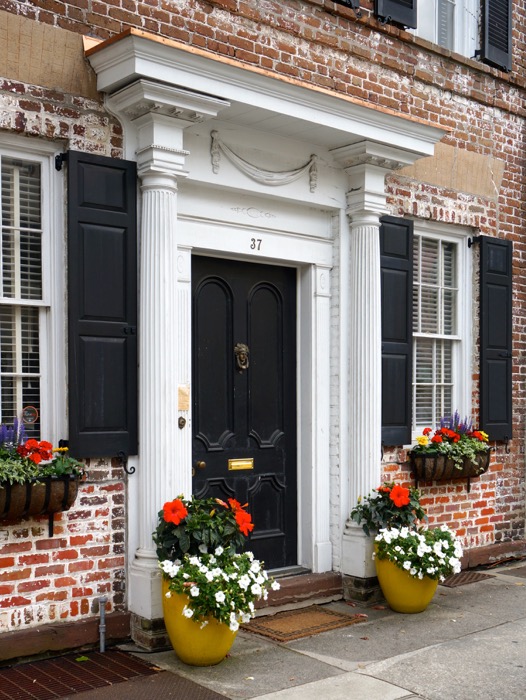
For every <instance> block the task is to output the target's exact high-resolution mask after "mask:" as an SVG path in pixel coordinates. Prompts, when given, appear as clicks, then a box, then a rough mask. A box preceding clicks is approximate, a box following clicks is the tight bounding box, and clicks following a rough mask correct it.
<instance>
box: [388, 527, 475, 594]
mask: <svg viewBox="0 0 526 700" xmlns="http://www.w3.org/2000/svg"><path fill="white" fill-rule="evenodd" d="M375 545H376V556H377V557H378V559H380V560H382V559H388V560H389V561H391V562H393V564H396V566H397V567H398V568H399V569H402V570H404V571H407V573H408V574H409V575H410V576H414V577H415V578H418V579H422V578H424V576H427V577H429V578H432V579H438V580H440V581H443V580H444V579H445V578H447V577H448V576H451V574H457V573H459V572H460V569H461V565H460V558H461V557H462V547H461V545H460V542H459V540H458V538H456V537H455V536H454V535H453V533H452V532H451V530H450V529H449V528H448V527H447V525H442V526H441V527H437V528H433V529H429V530H428V529H424V528H421V529H419V530H411V529H409V528H407V527H402V528H387V529H385V530H381V532H380V533H379V534H378V535H377V536H376V537H375Z"/></svg>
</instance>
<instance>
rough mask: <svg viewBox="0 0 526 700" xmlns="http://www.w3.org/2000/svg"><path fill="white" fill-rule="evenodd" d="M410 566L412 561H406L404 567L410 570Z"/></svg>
mask: <svg viewBox="0 0 526 700" xmlns="http://www.w3.org/2000/svg"><path fill="white" fill-rule="evenodd" d="M410 568H411V562H410V561H404V569H405V570H406V571H409V569H410Z"/></svg>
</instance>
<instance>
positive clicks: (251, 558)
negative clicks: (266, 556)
mask: <svg viewBox="0 0 526 700" xmlns="http://www.w3.org/2000/svg"><path fill="white" fill-rule="evenodd" d="M245 554H246V556H247V557H248V558H249V559H250V561H252V560H253V559H254V554H253V552H245Z"/></svg>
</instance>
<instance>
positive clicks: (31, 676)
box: [0, 650, 159, 700]
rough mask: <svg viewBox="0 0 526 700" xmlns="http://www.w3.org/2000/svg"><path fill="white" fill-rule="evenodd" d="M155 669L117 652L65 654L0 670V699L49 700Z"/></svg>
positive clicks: (142, 674)
mask: <svg viewBox="0 0 526 700" xmlns="http://www.w3.org/2000/svg"><path fill="white" fill-rule="evenodd" d="M158 670H159V669H158V668H157V667H155V666H152V665H151V664H147V663H145V662H144V661H142V660H141V659H137V658H136V657H134V656H132V655H131V654H127V653H126V652H122V651H117V650H116V651H108V652H106V653H104V654H101V653H100V652H87V653H85V654H83V653H77V654H68V655H67V656H60V657H57V658H54V659H45V660H43V661H33V662H29V663H22V664H18V665H16V666H11V667H10V668H3V669H0V700H53V699H54V698H63V697H65V696H67V695H71V694H75V693H82V692H84V691H88V690H93V689H95V688H102V687H104V686H110V685H114V684H116V683H122V682H123V681H127V680H130V679H131V678H135V677H137V676H149V675H152V674H154V673H157V672H158Z"/></svg>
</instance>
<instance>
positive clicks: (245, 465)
mask: <svg viewBox="0 0 526 700" xmlns="http://www.w3.org/2000/svg"><path fill="white" fill-rule="evenodd" d="M241 469H254V460H253V459H229V460H228V471H229V472H232V471H240V470H241Z"/></svg>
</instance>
